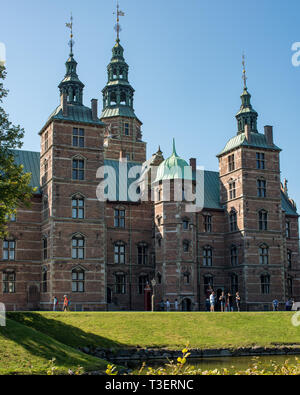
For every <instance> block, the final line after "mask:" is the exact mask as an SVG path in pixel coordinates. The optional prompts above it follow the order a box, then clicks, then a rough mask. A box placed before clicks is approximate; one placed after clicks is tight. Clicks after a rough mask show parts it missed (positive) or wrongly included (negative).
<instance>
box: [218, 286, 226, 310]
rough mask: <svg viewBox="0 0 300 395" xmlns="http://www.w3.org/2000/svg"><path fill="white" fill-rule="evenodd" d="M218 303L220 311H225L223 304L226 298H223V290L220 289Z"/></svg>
mask: <svg viewBox="0 0 300 395" xmlns="http://www.w3.org/2000/svg"><path fill="white" fill-rule="evenodd" d="M219 301H220V305H221V311H222V312H224V311H225V304H226V298H225V292H224V291H222V293H221V296H220V297H219Z"/></svg>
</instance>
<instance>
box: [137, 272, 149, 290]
mask: <svg viewBox="0 0 300 395" xmlns="http://www.w3.org/2000/svg"><path fill="white" fill-rule="evenodd" d="M147 284H149V276H148V275H141V276H139V287H138V288H139V289H138V291H139V294H140V295H142V294H143V293H144V290H145V287H146V285H147Z"/></svg>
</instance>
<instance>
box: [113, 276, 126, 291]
mask: <svg viewBox="0 0 300 395" xmlns="http://www.w3.org/2000/svg"><path fill="white" fill-rule="evenodd" d="M115 293H116V294H118V295H124V294H126V275H125V274H124V273H116V274H115Z"/></svg>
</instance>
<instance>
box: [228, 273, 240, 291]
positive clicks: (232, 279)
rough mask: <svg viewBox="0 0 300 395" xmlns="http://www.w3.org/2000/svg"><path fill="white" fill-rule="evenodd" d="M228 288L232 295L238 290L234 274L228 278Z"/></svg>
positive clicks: (236, 276) (237, 280)
mask: <svg viewBox="0 0 300 395" xmlns="http://www.w3.org/2000/svg"><path fill="white" fill-rule="evenodd" d="M230 288H231V293H232V294H235V293H236V292H238V290H239V278H238V275H237V274H235V273H233V274H231V276H230Z"/></svg>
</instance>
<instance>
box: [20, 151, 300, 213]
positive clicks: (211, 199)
mask: <svg viewBox="0 0 300 395" xmlns="http://www.w3.org/2000/svg"><path fill="white" fill-rule="evenodd" d="M12 152H13V154H14V156H15V160H16V163H17V164H22V165H23V166H24V172H25V173H31V174H32V178H31V183H30V185H31V186H32V187H37V188H38V193H39V192H40V153H39V152H32V151H21V150H13V151H12ZM104 163H105V165H107V166H110V168H111V170H109V172H108V174H109V175H110V176H111V175H113V174H114V173H113V172H115V174H116V198H117V201H118V200H119V177H118V174H119V161H118V160H109V159H106V160H105V161H104ZM133 166H140V169H141V171H142V165H141V164H139V163H135V162H127V171H130V169H132V167H133ZM127 174H128V173H127ZM139 175H140V174H139V173H137V174H136V176H135V177H133V178H128V181H127V182H128V185H129V186H130V185H131V184H132V182H133V181H135V180H136V179H137V178H138V177H139ZM193 178H194V179H195V173H194V174H193ZM120 182H121V183H123V184H121V188H122V187H123V188H126V178H122V177H121V180H120ZM281 201H282V209H283V210H284V211H285V212H286V214H287V215H298V214H297V211H296V210H295V208H294V207H293V206H292V204H291V203H290V202H289V200H288V198H287V197H286V195H285V194H284V193H283V192H281ZM204 208H206V209H217V210H222V209H223V207H222V206H221V204H220V181H219V173H218V172H216V171H208V170H205V171H204Z"/></svg>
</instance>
